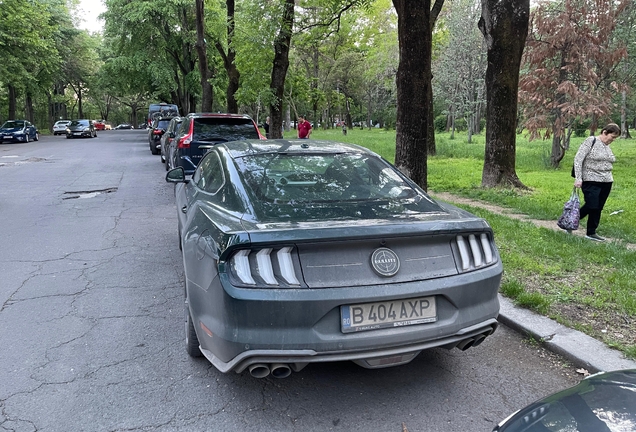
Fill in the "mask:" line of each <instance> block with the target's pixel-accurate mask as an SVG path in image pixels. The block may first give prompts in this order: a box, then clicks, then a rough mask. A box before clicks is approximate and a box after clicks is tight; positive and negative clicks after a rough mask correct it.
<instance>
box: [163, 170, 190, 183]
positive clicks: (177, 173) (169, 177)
mask: <svg viewBox="0 0 636 432" xmlns="http://www.w3.org/2000/svg"><path fill="white" fill-rule="evenodd" d="M166 181H167V182H168V183H187V182H188V181H187V180H186V178H185V171H184V170H183V167H176V168H173V169H171V170H170V171H168V172H167V173H166Z"/></svg>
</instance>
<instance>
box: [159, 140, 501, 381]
mask: <svg viewBox="0 0 636 432" xmlns="http://www.w3.org/2000/svg"><path fill="white" fill-rule="evenodd" d="M166 180H167V181H168V182H172V183H176V187H175V194H176V204H177V205H176V207H177V209H178V212H177V215H178V233H179V242H180V244H179V246H180V248H181V249H182V251H183V263H184V272H185V277H184V280H185V319H186V337H185V342H186V343H185V345H186V350H187V352H188V353H189V354H190V355H191V356H200V355H202V354H203V355H204V356H205V357H206V358H207V359H208V360H209V361H210V362H211V363H212V364H213V365H214V366H215V367H216V368H217V369H219V370H220V371H221V372H228V371H235V372H242V371H244V370H246V369H248V370H249V371H250V373H251V375H252V376H254V377H258V378H262V377H265V376H267V375H269V374H270V373H271V374H272V376H274V377H278V378H283V377H286V376H288V375H289V374H290V373H291V371H292V370H294V371H299V370H301V369H302V368H303V367H305V366H306V365H307V364H308V363H312V362H326V361H342V360H351V361H354V362H355V363H357V364H358V365H360V366H363V367H365V368H383V367H388V366H395V365H400V364H405V363H408V362H410V361H411V360H412V359H413V358H414V357H415V356H417V355H418V354H419V353H420V352H421V351H422V350H425V349H428V348H433V347H443V348H447V349H452V348H459V349H462V350H465V349H468V348H470V347H474V346H477V345H479V344H480V343H482V341H483V340H484V339H485V338H486V337H487V336H489V335H490V334H492V333H493V332H494V331H495V329H496V328H497V326H498V323H497V315H498V313H499V301H498V298H497V292H498V289H499V284H500V280H501V275H502V264H501V260H500V258H499V253H498V251H497V248H496V246H495V243H494V239H493V232H492V229H491V228H490V226H489V225H488V223H487V222H486V221H485V220H483V219H481V218H479V217H476V216H474V215H472V214H470V213H468V212H466V211H464V210H461V209H459V208H456V207H454V206H451V205H449V204H445V203H441V202H440V203H438V202H435V201H434V200H432V199H431V198H430V197H429V196H428V195H427V194H426V193H425V192H424V191H423V190H422V189H420V188H419V187H418V186H417V185H416V184H415V183H414V182H413V181H411V180H410V179H408V178H406V177H405V176H404V175H403V174H401V173H400V172H399V171H398V170H397V169H396V168H395V167H393V166H392V165H391V164H390V163H389V162H387V161H385V160H384V159H382V158H381V157H380V156H378V155H376V154H374V153H372V152H371V151H369V150H367V149H364V148H362V147H359V146H356V145H352V144H344V143H335V142H328V141H315V140H289V141H287V140H244V141H234V142H229V143H219V144H216V145H215V146H213V147H212V148H211V149H210V150H209V152H208V153H207V154H206V155H205V156H204V158H203V159H202V160H201V162H200V163H199V164H198V166H197V168H196V170H195V172H194V174H193V176H192V178H191V179H190V180H189V179H188V178H187V177H186V174H185V170H184V169H183V167H177V168H174V169H172V170H170V171H168V173H167V174H166Z"/></svg>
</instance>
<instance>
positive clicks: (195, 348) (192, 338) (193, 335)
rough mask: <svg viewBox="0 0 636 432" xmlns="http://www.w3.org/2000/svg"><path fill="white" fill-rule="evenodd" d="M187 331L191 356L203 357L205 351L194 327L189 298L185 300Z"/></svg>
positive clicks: (186, 342)
mask: <svg viewBox="0 0 636 432" xmlns="http://www.w3.org/2000/svg"><path fill="white" fill-rule="evenodd" d="M185 331H186V338H185V345H186V352H187V353H188V355H189V356H190V357H201V356H202V355H203V353H202V352H201V349H200V348H199V338H198V337H197V332H196V331H195V329H194V323H193V322H192V315H191V314H190V308H189V307H188V301H187V298H186V302H185Z"/></svg>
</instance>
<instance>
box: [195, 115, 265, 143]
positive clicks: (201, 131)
mask: <svg viewBox="0 0 636 432" xmlns="http://www.w3.org/2000/svg"><path fill="white" fill-rule="evenodd" d="M193 130H194V133H193V135H194V136H193V137H192V139H193V140H194V141H219V140H221V141H237V140H245V139H258V138H259V136H258V131H257V130H256V127H255V126H254V122H253V121H252V120H251V119H233V118H195V119H194V129H193Z"/></svg>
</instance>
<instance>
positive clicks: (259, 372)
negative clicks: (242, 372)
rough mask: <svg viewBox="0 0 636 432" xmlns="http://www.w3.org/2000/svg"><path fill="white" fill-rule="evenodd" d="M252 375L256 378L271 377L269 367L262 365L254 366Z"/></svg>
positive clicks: (251, 368)
mask: <svg viewBox="0 0 636 432" xmlns="http://www.w3.org/2000/svg"><path fill="white" fill-rule="evenodd" d="M250 375H252V376H253V377H254V378H265V377H266V376H267V375H269V367H268V366H267V365H266V364H262V363H256V364H253V365H251V366H250Z"/></svg>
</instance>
